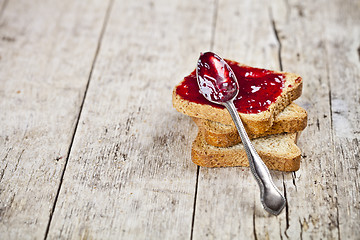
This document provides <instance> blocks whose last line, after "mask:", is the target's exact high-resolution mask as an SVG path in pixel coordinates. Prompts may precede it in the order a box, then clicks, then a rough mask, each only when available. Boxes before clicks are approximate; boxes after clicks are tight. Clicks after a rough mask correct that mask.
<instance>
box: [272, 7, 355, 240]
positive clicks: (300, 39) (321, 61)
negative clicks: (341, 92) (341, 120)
mask: <svg viewBox="0 0 360 240" xmlns="http://www.w3.org/2000/svg"><path fill="white" fill-rule="evenodd" d="M281 3H283V6H282V7H281ZM281 3H280V2H278V3H277V5H275V6H274V8H273V11H274V14H273V16H274V19H275V23H276V27H277V29H278V32H279V36H280V40H281V45H282V63H283V66H284V69H287V70H290V71H297V72H298V73H300V74H301V75H302V76H303V78H304V83H305V85H304V89H303V96H302V97H301V99H300V101H299V102H300V104H301V105H303V106H304V107H305V108H306V109H307V110H308V113H309V125H308V128H307V129H306V130H305V131H304V133H303V135H302V137H301V139H300V142H299V145H300V146H301V147H302V149H303V152H304V159H303V162H302V167H301V169H300V170H299V171H298V172H297V173H296V178H295V179H294V184H295V185H292V184H286V188H287V193H288V199H289V215H288V229H287V231H286V232H285V233H284V235H283V237H289V238H290V239H293V238H306V239H307V238H314V239H321V238H323V239H328V238H332V239H334V238H340V237H341V235H342V230H341V226H340V223H339V212H342V211H344V210H342V206H341V204H339V200H342V201H344V202H348V201H349V200H350V199H348V196H346V195H344V194H339V192H338V189H339V185H338V182H337V179H339V174H337V173H336V169H337V166H338V165H339V164H341V161H342V160H341V159H340V158H339V157H337V156H338V154H339V152H338V150H337V149H335V148H334V146H336V141H337V140H336V138H334V137H333V134H332V127H333V122H334V114H332V111H331V106H332V100H331V99H330V97H331V96H332V91H333V87H332V84H331V82H332V80H331V78H332V75H334V74H338V73H340V72H341V70H340V68H339V67H340V65H338V66H331V65H330V64H329V63H330V62H331V61H332V60H331V58H332V57H334V55H333V56H331V55H330V54H329V52H330V51H329V49H334V47H335V46H329V42H332V41H333V40H332V39H333V37H334V35H336V34H337V32H338V31H339V30H341V29H343V28H345V27H346V23H345V22H343V23H341V22H336V23H335V22H334V21H331V18H332V17H334V18H337V19H341V18H343V16H344V14H341V13H340V12H338V9H341V5H343V4H345V5H346V3H343V2H341V3H340V1H339V2H337V3H334V2H332V5H331V6H330V7H329V6H328V5H329V2H328V1H317V2H312V1H289V2H282V1H281ZM332 11H333V12H332ZM348 23H349V22H348ZM350 26H351V28H352V29H353V27H354V25H353V24H351V25H350ZM331 32H333V34H330V33H331ZM356 32H358V30H355V33H356ZM346 39H348V40H349V41H354V40H355V39H356V38H355V37H354V35H352V34H350V35H348V36H347V37H346ZM355 41H356V40H355ZM354 51H355V50H354ZM352 82H353V81H352ZM354 113H355V112H354V111H352V114H354ZM354 119H358V117H357V118H354ZM355 121H358V120H355ZM349 176H350V178H352V179H353V177H356V175H349ZM350 201H351V200H350ZM352 216H354V215H352ZM352 223H353V225H352V226H356V224H355V223H354V220H353V222H352ZM357 224H358V223H357ZM347 234H350V235H347V236H348V237H349V236H351V237H352V238H354V237H356V235H353V233H351V232H349V231H348V232H347ZM344 236H346V235H344Z"/></svg>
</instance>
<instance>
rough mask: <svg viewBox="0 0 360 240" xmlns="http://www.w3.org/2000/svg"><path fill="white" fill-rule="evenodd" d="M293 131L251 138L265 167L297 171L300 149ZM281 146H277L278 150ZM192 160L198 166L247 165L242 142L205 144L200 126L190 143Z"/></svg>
mask: <svg viewBox="0 0 360 240" xmlns="http://www.w3.org/2000/svg"><path fill="white" fill-rule="evenodd" d="M296 135H297V134H296V133H287V134H286V133H284V134H278V135H270V136H267V137H264V138H258V139H255V140H253V142H252V143H253V145H254V147H255V149H256V150H257V152H258V154H259V156H260V157H261V159H262V160H263V161H264V163H265V164H266V166H267V167H268V168H269V169H272V170H278V171H286V172H288V171H297V170H298V169H299V168H300V158H301V151H300V149H299V148H298V146H297V145H296V144H295V140H296ZM279 147H281V149H279ZM191 158H192V161H193V162H194V163H195V164H197V165H199V166H202V167H240V166H241V167H248V166H249V162H248V160H247V156H246V152H245V149H244V147H243V145H242V144H238V145H235V146H232V147H228V148H219V147H215V146H211V145H209V144H207V143H206V141H205V139H204V131H203V129H199V132H198V135H197V137H196V139H195V141H194V142H193V144H192V149H191Z"/></svg>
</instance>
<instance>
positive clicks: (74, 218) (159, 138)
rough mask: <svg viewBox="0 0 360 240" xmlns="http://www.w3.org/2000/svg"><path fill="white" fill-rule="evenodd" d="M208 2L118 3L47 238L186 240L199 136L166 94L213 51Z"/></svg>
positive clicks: (210, 3)
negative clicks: (194, 146)
mask: <svg viewBox="0 0 360 240" xmlns="http://www.w3.org/2000/svg"><path fill="white" fill-rule="evenodd" d="M213 6H214V4H213V1H206V2H191V1H180V0H179V1H117V2H115V3H114V6H113V8H112V11H111V16H110V19H109V23H108V25H107V28H106V33H105V35H104V39H103V44H102V47H101V51H100V53H99V57H98V61H97V62H96V67H95V69H94V74H93V77H92V79H91V82H90V86H89V90H88V94H87V98H86V101H85V104H84V108H83V113H82V115H81V119H80V125H79V127H78V131H77V134H76V137H75V139H74V145H73V150H72V152H71V155H70V159H69V163H68V166H67V169H66V172H65V175H64V181H63V185H62V188H61V192H60V195H59V199H58V203H57V205H56V209H55V212H54V216H53V220H52V224H51V226H50V231H49V238H50V239H53V238H56V239H58V238H64V239H69V238H72V239H77V238H81V237H83V238H90V239H98V238H103V239H109V238H112V239H117V238H123V239H134V238H136V239H187V238H190V234H191V221H192V215H193V204H194V193H195V183H196V174H197V167H196V166H195V165H194V164H193V163H192V162H191V160H190V146H191V141H192V140H193V138H194V137H195V135H196V129H195V126H194V124H193V123H192V122H191V120H190V119H189V118H187V117H185V116H183V115H181V114H179V113H178V112H176V111H175V110H174V109H173V108H172V105H171V92H172V88H173V87H174V86H175V85H176V84H177V83H178V82H179V81H180V80H181V79H182V77H184V75H185V74H188V73H189V72H190V71H192V70H193V69H192V68H193V66H194V65H193V63H194V59H196V58H197V57H198V54H199V52H200V51H202V50H204V49H207V48H208V46H209V44H210V35H211V25H209V24H207V23H209V22H211V19H212V14H209V12H210V13H212V12H213Z"/></svg>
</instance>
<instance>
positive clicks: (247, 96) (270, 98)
mask: <svg viewBox="0 0 360 240" xmlns="http://www.w3.org/2000/svg"><path fill="white" fill-rule="evenodd" d="M225 61H226V62H227V64H228V65H229V66H230V68H231V69H232V71H233V73H234V74H235V76H236V78H237V82H238V86H239V92H238V94H237V96H236V98H235V99H234V105H235V107H236V108H237V110H238V111H239V112H241V113H259V112H262V111H266V110H267V109H268V108H269V106H270V104H271V103H273V102H275V101H276V99H277V97H279V96H280V95H281V92H282V89H283V88H284V82H285V76H284V75H283V74H279V73H274V72H273V71H270V70H266V69H260V68H253V67H247V66H246V67H245V66H241V65H239V64H238V63H237V62H235V61H230V60H226V59H225ZM214 83H216V81H215V82H214ZM221 87H222V86H220V88H221ZM230 92H231V91H230V90H229V89H227V88H226V87H224V93H225V95H226V96H230V95H231V94H230ZM176 93H177V94H178V95H180V96H181V97H182V98H184V99H186V100H188V101H191V102H195V103H199V104H209V105H211V106H214V107H217V108H224V107H223V106H222V105H219V104H215V103H211V102H210V101H208V100H207V99H206V98H205V97H204V96H203V95H202V94H201V93H200V89H199V85H198V83H197V78H196V69H195V70H194V71H193V72H192V73H191V74H190V75H188V76H186V77H185V78H184V80H183V82H182V83H181V85H179V86H178V87H177V88H176ZM226 93H229V95H227V94H226ZM210 97H212V98H214V99H215V97H219V98H221V96H215V95H211V94H210ZM226 99H227V98H226V97H224V98H221V100H222V101H227V100H226Z"/></svg>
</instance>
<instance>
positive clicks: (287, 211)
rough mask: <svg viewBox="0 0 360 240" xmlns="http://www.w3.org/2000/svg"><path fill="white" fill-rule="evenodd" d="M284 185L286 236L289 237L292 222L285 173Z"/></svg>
mask: <svg viewBox="0 0 360 240" xmlns="http://www.w3.org/2000/svg"><path fill="white" fill-rule="evenodd" d="M283 186H284V197H285V220H286V228H285V231H284V233H285V236H286V237H287V238H289V236H288V234H287V230H288V229H289V227H290V224H289V204H288V201H287V192H286V184H285V179H284V174H283Z"/></svg>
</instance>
